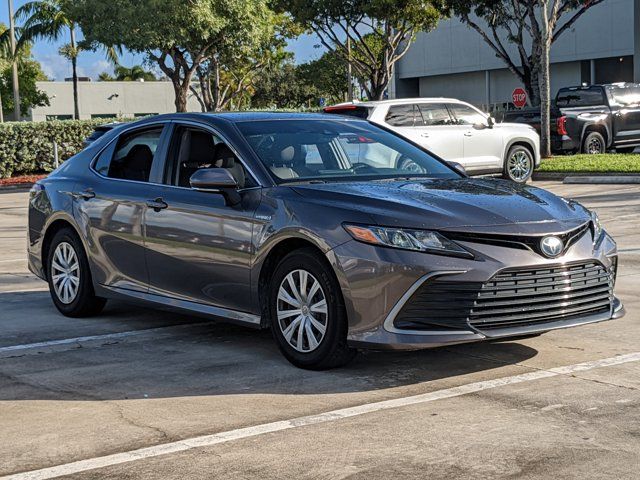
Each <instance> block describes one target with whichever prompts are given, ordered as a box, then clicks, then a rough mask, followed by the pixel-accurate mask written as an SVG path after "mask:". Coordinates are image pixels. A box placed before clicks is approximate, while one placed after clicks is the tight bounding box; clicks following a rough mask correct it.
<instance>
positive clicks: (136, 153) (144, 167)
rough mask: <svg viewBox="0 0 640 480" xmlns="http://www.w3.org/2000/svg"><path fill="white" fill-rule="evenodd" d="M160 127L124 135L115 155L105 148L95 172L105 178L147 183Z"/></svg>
mask: <svg viewBox="0 0 640 480" xmlns="http://www.w3.org/2000/svg"><path fill="white" fill-rule="evenodd" d="M161 135H162V127H158V128H152V129H149V130H144V131H143V132H136V133H133V134H129V135H124V136H122V137H121V138H120V140H119V141H118V145H117V147H116V150H115V153H114V154H113V155H111V152H112V149H110V148H107V149H106V150H105V151H104V152H103V153H102V154H101V155H100V156H99V157H98V160H97V161H96V164H95V165H94V168H95V170H96V171H97V172H98V173H99V174H101V175H104V176H105V177H109V178H119V179H122V180H135V181H138V182H148V181H149V175H150V174H151V165H152V164H153V157H154V155H155V153H156V150H157V149H158V144H159V143H160V137H161Z"/></svg>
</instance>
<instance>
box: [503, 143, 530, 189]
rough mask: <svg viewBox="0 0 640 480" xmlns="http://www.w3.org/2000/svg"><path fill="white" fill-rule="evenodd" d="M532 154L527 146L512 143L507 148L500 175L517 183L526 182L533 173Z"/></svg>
mask: <svg viewBox="0 0 640 480" xmlns="http://www.w3.org/2000/svg"><path fill="white" fill-rule="evenodd" d="M533 164H534V162H533V155H531V151H530V150H529V149H528V148H527V147H523V146H522V145H514V146H513V147H511V148H510V149H509V152H508V153H507V158H506V159H505V162H504V170H503V172H502V176H503V177H504V178H506V179H507V180H512V181H514V182H517V183H527V180H529V179H530V178H531V175H532V174H533Z"/></svg>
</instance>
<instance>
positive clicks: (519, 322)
mask: <svg viewBox="0 0 640 480" xmlns="http://www.w3.org/2000/svg"><path fill="white" fill-rule="evenodd" d="M612 298H613V281H612V277H611V275H610V273H609V272H607V270H606V269H605V268H604V267H603V266H602V265H601V264H600V263H598V262H582V263H573V264H564V265H550V266H545V267H538V268H516V269H507V270H503V271H501V272H500V273H498V274H497V275H496V276H495V277H493V278H492V279H491V280H490V281H488V282H487V283H484V284H482V283H472V282H450V281H448V282H439V281H434V282H431V283H427V284H424V285H422V286H421V287H420V288H419V289H418V290H417V291H416V293H414V295H413V296H412V297H411V298H410V299H409V301H408V302H407V303H406V304H405V306H404V307H403V308H402V309H401V311H400V312H399V314H398V315H397V316H396V318H395V320H394V325H395V326H396V327H397V328H399V329H411V330H436V329H468V327H469V326H471V327H473V328H475V329H477V330H480V331H488V330H496V329H504V328H513V327H523V326H529V325H537V324H543V323H548V322H555V321H560V320H570V319H572V318H576V317H583V316H588V315H595V314H598V313H606V312H607V311H610V308H611V301H612Z"/></svg>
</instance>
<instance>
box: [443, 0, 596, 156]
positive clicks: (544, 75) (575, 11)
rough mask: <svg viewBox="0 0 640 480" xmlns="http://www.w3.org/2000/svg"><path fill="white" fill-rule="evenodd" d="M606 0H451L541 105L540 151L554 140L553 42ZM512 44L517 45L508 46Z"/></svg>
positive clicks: (453, 9) (448, 9)
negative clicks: (550, 75)
mask: <svg viewBox="0 0 640 480" xmlns="http://www.w3.org/2000/svg"><path fill="white" fill-rule="evenodd" d="M603 1H604V0H476V1H469V0H450V1H449V3H448V5H447V6H446V8H445V9H444V10H443V12H446V13H453V14H454V15H455V16H457V17H458V18H459V19H460V21H461V22H462V23H465V24H466V25H468V26H469V27H470V28H472V29H473V30H475V31H476V32H478V34H479V35H480V36H481V37H482V39H483V40H484V41H485V42H486V43H487V44H488V45H489V47H491V49H492V50H493V51H494V53H495V55H496V57H498V58H500V59H501V60H502V61H503V62H504V63H505V64H506V66H507V68H508V69H509V70H510V71H511V72H512V73H513V74H514V75H515V76H516V77H517V78H518V79H519V80H520V82H522V85H523V86H524V89H525V90H526V91H527V95H528V97H529V101H530V103H531V105H533V106H538V105H540V106H541V115H542V118H541V124H542V125H541V150H542V155H543V156H544V157H548V156H551V145H550V142H549V136H550V135H549V123H550V121H549V116H550V115H549V108H550V104H551V102H550V98H549V97H550V88H549V52H550V50H551V45H552V44H553V43H554V42H555V41H557V40H558V38H560V36H561V35H562V34H563V33H564V32H566V31H567V30H569V29H570V28H571V27H572V26H573V24H574V23H575V22H576V21H577V20H578V19H579V18H580V17H581V16H582V15H583V14H584V13H585V12H586V11H587V10H588V9H589V8H591V7H593V6H595V5H598V4H599V3H602V2H603ZM508 44H511V45H513V46H514V47H515V51H513V50H509V48H508Z"/></svg>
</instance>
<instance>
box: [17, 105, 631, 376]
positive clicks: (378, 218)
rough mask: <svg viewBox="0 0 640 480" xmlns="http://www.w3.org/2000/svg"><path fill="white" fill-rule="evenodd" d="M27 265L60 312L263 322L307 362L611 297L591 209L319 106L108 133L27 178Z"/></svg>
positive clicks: (584, 311)
mask: <svg viewBox="0 0 640 480" xmlns="http://www.w3.org/2000/svg"><path fill="white" fill-rule="evenodd" d="M29 267H30V269H31V271H33V272H34V273H35V274H37V275H38V276H40V277H41V278H42V279H44V280H46V281H48V282H49V286H50V290H51V297H52V299H53V303H54V305H55V306H56V307H57V308H58V310H59V311H60V312H62V313H63V314H64V315H68V316H73V317H81V316H88V315H94V314H97V313H99V312H100V311H101V310H102V308H103V307H104V305H105V302H106V301H107V299H111V298H120V299H126V300H129V301H135V302H146V303H148V304H151V305H156V306H162V307H169V308H174V309H180V310H183V311H188V312H191V313H195V314H200V315H205V316H211V317H216V318H224V319H227V320H229V321H233V322H238V323H241V324H244V325H248V326H253V327H255V328H265V329H266V328H270V329H271V331H272V332H273V336H274V338H275V340H276V342H277V344H278V346H279V348H280V350H281V351H282V353H283V354H284V356H285V357H286V358H287V359H288V360H289V361H291V362H292V363H294V364H295V365H297V366H300V367H303V368H312V369H322V368H331V367H336V366H339V365H342V364H345V363H346V362H348V361H349V360H350V359H352V358H353V356H354V355H355V352H356V350H357V349H358V348H393V349H416V348H427V347H435V346H441V345H449V344H456V343H464V342H473V341H481V340H487V339H496V338H505V337H515V336H523V335H537V334H540V333H542V332H545V331H548V330H552V329H556V328H563V327H569V326H575V325H580V324H585V323H591V322H598V321H602V320H609V319H611V318H618V317H620V316H622V315H623V313H624V309H623V307H622V304H621V303H620V301H619V300H618V299H617V298H616V297H615V296H614V293H613V288H614V283H615V277H616V268H617V253H616V244H615V242H614V241H613V240H612V238H611V237H610V236H609V235H608V234H607V233H606V231H605V230H604V229H603V228H602V226H601V225H600V222H599V221H598V217H597V215H596V214H595V213H593V212H590V211H588V210H587V209H585V208H584V207H582V206H581V205H580V204H578V203H576V202H573V201H569V200H565V199H563V198H559V197H557V196H554V195H553V194H551V193H549V192H547V191H545V190H541V189H538V188H534V187H531V186H527V185H519V184H516V183H513V182H509V181H503V180H494V179H470V178H467V177H466V176H465V175H464V173H463V172H462V171H461V169H460V168H459V166H458V167H457V168H456V166H452V165H450V164H448V163H447V162H445V161H444V160H443V159H440V158H438V157H437V156H435V155H433V154H431V153H429V152H428V151H426V150H425V149H423V148H421V147H420V146H418V145H417V144H414V143H412V142H411V141H408V140H406V139H404V138H402V137H400V136H398V135H397V134H395V133H394V132H392V131H390V130H387V129H386V128H384V127H381V126H376V125H373V124H371V123H369V122H367V121H365V120H361V119H357V118H344V117H337V116H336V117H334V116H331V115H313V114H273V113H255V114H254V113H244V114H241V113H236V114H234V113H228V114H216V115H209V114H176V115H166V116H158V117H154V118H149V119H145V120H142V121H139V122H135V123H128V124H123V125H120V126H117V127H115V128H113V129H111V130H110V131H108V132H106V133H105V134H104V135H103V136H101V137H100V138H98V139H97V140H96V141H94V142H92V143H91V144H90V145H89V146H88V147H87V148H86V149H85V150H83V151H82V152H81V153H79V154H78V155H76V156H75V157H73V158H71V159H70V160H68V161H67V162H65V163H64V164H63V165H62V166H61V167H60V168H58V169H57V170H56V171H55V172H53V173H52V174H51V175H50V176H49V177H47V178H46V179H44V180H41V181H40V182H38V183H36V184H35V185H34V187H33V189H32V191H31V197H30V208H29Z"/></svg>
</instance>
